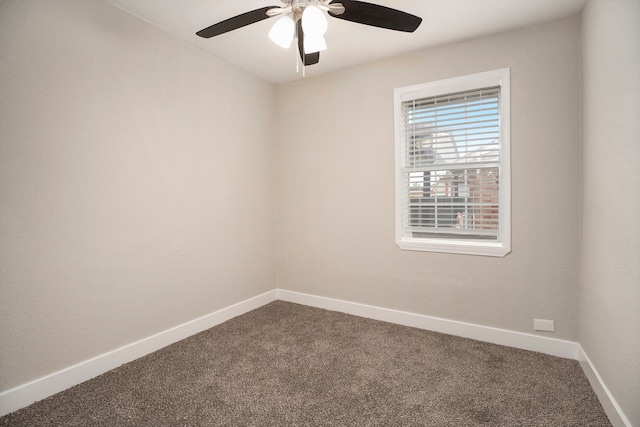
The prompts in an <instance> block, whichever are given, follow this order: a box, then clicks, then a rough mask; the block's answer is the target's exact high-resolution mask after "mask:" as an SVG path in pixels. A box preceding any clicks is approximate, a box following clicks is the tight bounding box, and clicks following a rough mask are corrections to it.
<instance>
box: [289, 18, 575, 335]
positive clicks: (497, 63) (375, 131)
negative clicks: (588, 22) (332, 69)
mask: <svg viewBox="0 0 640 427" xmlns="http://www.w3.org/2000/svg"><path fill="white" fill-rule="evenodd" d="M579 42H580V21H579V18H578V17H576V18H572V19H568V20H563V21H559V22H555V23H550V24H547V25H543V26H537V27H533V28H529V29H524V30H520V31H515V32H510V33H506V34H500V35H496V36H491V37H486V38H481V39H476V40H472V41H468V42H464V43H457V44H452V45H448V46H444V47H439V48H434V49H429V50H425V51H421V52H417V53H414V54H408V55H403V56H400V57H397V58H393V59H389V60H384V61H380V62H375V63H372V64H368V65H364V66H360V67H356V68H352V69H349V70H346V71H342V72H336V73H333V74H330V75H326V76H321V77H317V78H308V79H304V80H302V81H298V82H295V83H291V84H288V85H284V86H279V87H278V89H277V115H276V120H277V126H276V131H277V136H276V143H277V159H278V167H277V168H276V189H277V196H276V199H277V202H276V209H277V215H276V223H277V227H276V236H277V237H276V241H277V253H278V279H277V284H278V287H280V288H283V289H288V290H293V291H299V292H307V293H311V294H316V295H321V296H327V297H332V298H338V299H345V300H349V301H355V302H360V303H366V304H372V305H376V306H382V307H387V308H392V309H399V310H406V311H410V312H414V313H421V314H426V315H430V316H437V317H443V318H447V319H453V320H459V321H466V322H471V323H476V324H481V325H487V326H493V327H498V328H505V329H510V330H515V331H522V332H531V333H533V319H534V318H542V319H553V320H555V322H556V333H555V334H549V333H546V334H545V336H550V337H555V338H564V339H570V340H576V339H577V334H578V328H577V297H578V294H577V292H578V273H579V262H578V256H579V231H580V229H579V224H580V221H579V219H580V199H581V175H580V158H581V149H580V89H581V87H580V65H581V64H580V46H579ZM504 67H511V105H512V110H511V134H512V139H511V151H512V217H513V222H512V224H513V227H512V236H513V238H512V247H513V251H512V252H511V253H510V254H509V255H507V256H506V257H505V258H492V257H480V256H468V255H452V254H436V253H426V252H410V251H402V250H400V249H399V248H398V247H397V246H396V245H395V243H394V158H393V156H394V139H393V138H394V130H393V89H394V88H396V87H402V86H408V85H413V84H418V83H423V82H429V81H434V80H439V79H445V78H450V77H457V76H461V75H466V74H470V73H477V72H481V71H488V70H494V69H499V68H504Z"/></svg>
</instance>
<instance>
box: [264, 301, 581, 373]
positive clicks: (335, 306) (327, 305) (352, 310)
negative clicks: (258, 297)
mask: <svg viewBox="0 0 640 427" xmlns="http://www.w3.org/2000/svg"><path fill="white" fill-rule="evenodd" d="M276 292H277V298H278V299H279V300H283V301H289V302H294V303H298V304H304V305H310V306H312V307H318V308H324V309H327V310H333V311H339V312H342V313H348V314H353V315H356V316H360V317H367V318H369V319H375V320H382V321H385V322H390V323H397V324H399V325H404V326H411V327H414V328H419V329H426V330H429V331H434V332H441V333H443V334H449V335H455V336H459V337H464V338H471V339H474V340H478V341H484V342H490V343H493V344H499V345H504V346H508V347H515V348H519V349H522V350H531V351H537V352H540V353H545V354H550V355H552V356H558V357H563V358H565V359H573V360H577V359H578V343H575V342H572V341H565V340H559V339H555V338H547V337H543V336H539V335H533V334H525V333H522V332H515V331H509V330H506V329H499V328H492V327H489V326H481V325H475V324H472V323H465V322H458V321H455V320H447V319H441V318H438V317H431V316H425V315H422V314H415V313H409V312H406V311H398V310H391V309H388V308H382V307H376V306H371V305H366V304H359V303H353V302H349V301H343V300H337V299H333V298H325V297H319V296H315V295H309V294H303V293H299V292H292V291H286V290H283V289H278V290H277V291H276Z"/></svg>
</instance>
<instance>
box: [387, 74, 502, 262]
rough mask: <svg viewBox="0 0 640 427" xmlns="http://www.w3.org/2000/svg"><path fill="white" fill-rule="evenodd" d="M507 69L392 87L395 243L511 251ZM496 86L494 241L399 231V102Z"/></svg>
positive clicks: (418, 248) (437, 248) (432, 249)
mask: <svg viewBox="0 0 640 427" xmlns="http://www.w3.org/2000/svg"><path fill="white" fill-rule="evenodd" d="M509 77H510V69H509V68H503V69H499V70H494V71H487V72H483V73H477V74H471V75H467V76H462V77H456V78H451V79H446V80H439V81H434V82H430V83H424V84H419V85H414V86H407V87H402V88H397V89H395V90H394V113H395V164H396V219H395V222H396V224H395V226H396V244H397V245H398V247H400V249H403V250H411V251H428V252H444V253H454V254H468V255H485V256H495V257H504V256H505V255H507V254H508V253H509V252H511V167H510V163H511V155H510V140H511V135H510V103H509V100H510V82H509ZM492 86H500V112H499V120H500V138H499V146H500V161H499V165H500V166H499V167H500V172H499V193H498V194H499V208H498V215H499V228H498V236H497V239H496V240H482V239H451V238H446V237H435V236H434V237H431V236H430V237H419V238H418V237H411V236H406V235H405V234H404V232H403V218H404V215H405V212H404V211H403V206H404V205H405V204H404V203H403V194H404V191H403V185H404V184H403V167H402V166H403V165H402V158H403V157H402V151H401V150H402V149H403V146H404V143H403V141H402V137H403V132H402V129H403V118H402V103H403V102H404V101H409V100H413V99H420V98H427V97H433V96H441V95H446V94H451V93H456V92H463V91H471V90H475V89H481V88H486V87H492Z"/></svg>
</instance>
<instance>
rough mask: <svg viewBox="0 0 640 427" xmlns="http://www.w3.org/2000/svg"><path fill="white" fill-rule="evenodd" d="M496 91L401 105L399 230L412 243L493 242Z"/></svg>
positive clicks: (496, 224)
mask: <svg viewBox="0 0 640 427" xmlns="http://www.w3.org/2000/svg"><path fill="white" fill-rule="evenodd" d="M499 91H500V87H491V88H484V89H479V90H473V91H469V92H462V93H456V94H447V95H444V96H437V97H429V98H423V99H414V100H410V101H406V102H403V103H402V111H403V117H404V132H403V133H404V140H405V144H404V181H405V185H404V188H405V189H406V194H405V197H406V199H405V203H406V205H405V207H406V208H407V209H406V215H405V223H404V227H403V228H404V229H405V231H407V232H410V233H411V235H412V236H413V237H422V236H425V235H431V234H434V233H437V234H438V235H447V237H449V238H451V237H461V238H466V239H468V238H474V239H495V238H496V237H497V234H498V229H499V162H500V158H499V156H500V150H499V148H500V146H499V125H500V123H499V121H500V119H499V118H500V114H499V93H500V92H499Z"/></svg>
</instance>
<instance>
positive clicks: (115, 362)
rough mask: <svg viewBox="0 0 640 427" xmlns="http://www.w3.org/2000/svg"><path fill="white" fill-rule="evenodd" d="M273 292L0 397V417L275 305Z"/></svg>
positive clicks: (153, 336)
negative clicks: (192, 336) (229, 321)
mask: <svg viewBox="0 0 640 427" xmlns="http://www.w3.org/2000/svg"><path fill="white" fill-rule="evenodd" d="M276 297H277V292H276V291H275V290H272V291H269V292H266V293H264V294H262V295H258V296H256V297H253V298H249V299H247V300H244V301H241V302H239V303H237V304H233V305H231V306H229V307H225V308H223V309H221V310H218V311H215V312H213V313H210V314H207V315H205V316H202V317H199V318H197V319H194V320H191V321H189V322H186V323H183V324H182V325H178V326H176V327H173V328H171V329H168V330H166V331H163V332H160V333H158V334H155V335H152V336H150V337H147V338H144V339H141V340H140V341H136V342H134V343H131V344H128V345H126V346H124V347H121V348H118V349H116V350H113V351H110V352H108V353H105V354H102V355H100V356H97V357H94V358H93V359H89V360H86V361H84V362H81V363H78V364H77V365H74V366H71V367H69V368H66V369H62V370H60V371H58V372H54V373H52V374H50V375H47V376H45V377H42V378H38V379H37V380H34V381H31V382H29V383H26V384H22V385H20V386H18V387H15V388H13V389H10V390H7V391H4V392H2V393H0V416H3V415H6V414H8V413H10V412H13V411H17V410H18V409H20V408H24V407H25V406H28V405H30V404H32V403H33V402H36V401H38V400H42V399H44V398H46V397H49V396H52V395H54V394H56V393H58V392H61V391H63V390H66V389H68V388H69V387H72V386H74V385H77V384H80V383H81V382H84V381H87V380H89V379H91V378H94V377H97V376H98V375H101V374H103V373H105V372H107V371H110V370H111V369H114V368H117V367H118V366H121V365H123V364H125V363H128V362H131V361H133V360H135V359H138V358H140V357H142V356H145V355H147V354H149V353H153V352H154V351H156V350H159V349H161V348H162V347H166V346H168V345H170V344H173V343H175V342H178V341H180V340H182V339H184V338H187V337H189V336H191V335H194V334H197V333H198V332H202V331H204V330H207V329H209V328H211V327H213V326H216V325H219V324H220V323H223V322H226V321H227V320H229V319H232V318H234V317H236V316H239V315H241V314H244V313H247V312H249V311H251V310H255V309H256V308H258V307H261V306H263V305H265V304H268V303H270V302H272V301H275V300H276Z"/></svg>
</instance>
